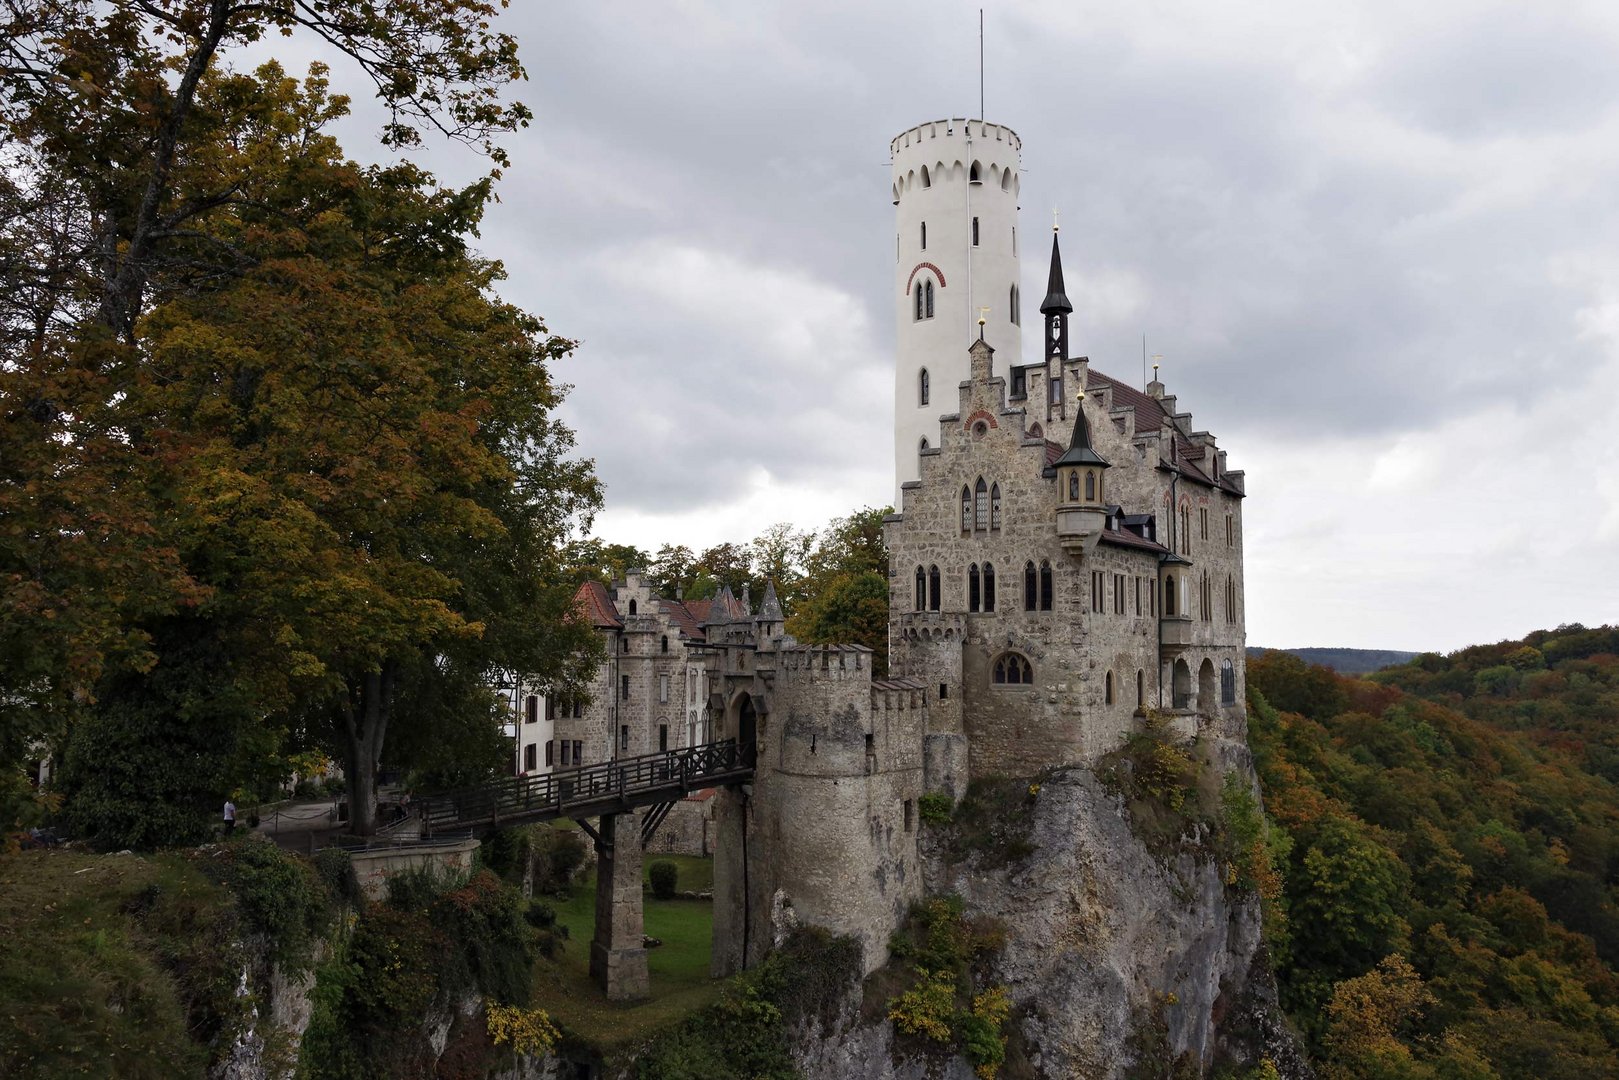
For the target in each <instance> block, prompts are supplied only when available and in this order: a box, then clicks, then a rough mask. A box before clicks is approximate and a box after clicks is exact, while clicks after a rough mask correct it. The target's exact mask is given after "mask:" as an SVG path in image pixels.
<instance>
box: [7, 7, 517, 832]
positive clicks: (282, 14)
mask: <svg viewBox="0 0 1619 1080" xmlns="http://www.w3.org/2000/svg"><path fill="white" fill-rule="evenodd" d="M500 6H504V5H503V4H497V3H493V2H484V0H433V2H420V0H402V2H399V3H390V4H387V5H378V4H374V3H371V2H370V0H313V2H306V0H288V2H281V0H271V2H268V3H256V4H245V3H239V2H227V0H204V2H199V3H193V2H190V0H109V2H93V0H7V3H5V4H4V5H3V6H0V282H3V284H4V286H5V287H4V288H3V289H0V602H3V603H4V610H5V612H6V617H5V620H4V623H3V625H0V818H3V820H4V821H6V822H10V821H16V820H19V819H20V817H21V810H22V807H23V805H24V803H25V802H26V801H27V800H26V799H25V798H23V797H21V795H20V793H22V792H24V791H25V789H24V788H23V786H22V784H21V781H20V773H19V771H18V762H19V761H20V759H21V756H22V754H23V753H24V752H25V751H26V750H27V749H28V748H29V747H31V746H33V745H36V744H37V743H38V742H39V741H41V740H49V741H59V740H60V738H61V737H62V736H63V734H64V732H65V731H66V730H67V728H68V726H69V723H70V721H71V720H72V719H73V718H74V717H76V716H79V715H81V714H82V713H83V712H84V710H85V709H86V708H87V707H88V706H89V705H90V703H91V702H92V701H93V700H94V694H95V688H96V686H97V685H98V683H99V681H100V680H101V679H102V678H103V677H110V676H111V675H113V674H115V673H118V672H133V673H139V672H141V671H144V670H147V669H149V668H150V667H151V666H152V665H153V664H154V663H155V662H156V655H155V653H154V651H153V649H152V647H151V642H150V641H149V639H148V636H147V634H148V631H147V626H149V625H150V620H152V619H154V618H157V617H161V616H163V615H165V614H173V613H177V612H185V611H187V610H190V609H191V608H192V607H193V606H195V605H197V604H199V603H202V602H205V601H206V599H207V589H206V588H205V587H203V586H201V585H199V583H197V582H196V581H195V580H194V579H193V578H192V577H191V576H190V574H189V573H188V572H187V569H186V568H185V567H184V566H183V565H182V563H181V562H180V560H179V558H178V552H177V550H176V547H175V546H174V544H173V542H172V537H171V536H170V535H169V534H168V529H167V523H166V522H165V520H164V516H163V509H162V507H161V506H159V505H158V503H157V500H155V499H154V498H153V497H152V496H153V495H154V494H156V493H157V492H156V490H155V489H154V486H153V484H152V483H151V478H150V477H149V476H147V475H145V474H144V472H143V470H144V469H145V468H146V467H147V466H148V465H149V464H150V463H151V460H152V459H151V457H150V455H148V454H146V453H145V452H144V451H145V450H146V449H147V447H146V446H145V445H144V444H143V443H144V440H145V439H146V437H147V434H148V431H147V428H146V426H145V425H143V424H141V423H140V422H138V418H137V420H136V421H135V422H133V423H132V422H131V416H130V412H129V409H128V408H127V407H126V404H127V402H128V400H129V397H130V395H131V393H132V391H133V390H135V389H138V384H139V382H140V380H141V379H142V378H143V377H144V375H143V372H142V370H141V365H142V364H143V363H144V360H145V358H144V354H143V352H142V350H141V349H140V348H139V327H140V325H141V319H142V318H143V316H144V315H145V314H146V313H147V312H149V311H150V310H152V308H153V307H154V306H156V305H160V304H163V303H165V302H167V301H169V300H171V299H177V298H185V297H196V296H199V295H204V294H206V293H208V292H210V291H211V290H214V289H217V288H220V287H222V286H223V285H226V284H228V283H229V282H230V281H233V280H235V279H237V278H239V277H240V276H241V275H243V274H245V273H247V272H249V271H251V270H253V269H254V267H255V259H256V258H257V257H258V255H257V253H256V252H255V251H254V250H253V246H252V244H251V243H248V242H247V241H248V240H249V239H250V234H249V233H248V232H244V231H243V230H241V229H240V228H238V225H239V223H240V222H241V221H242V220H244V219H245V217H251V216H252V214H254V213H262V214H263V215H264V217H266V218H268V219H274V217H275V214H276V213H277V211H278V208H280V207H282V206H283V203H282V202H281V201H279V200H278V197H277V195H276V193H275V191H273V190H271V188H272V187H274V186H275V185H281V184H283V181H284V180H285V179H286V175H287V174H286V170H284V169H280V168H277V167H275V166H276V162H275V161H274V160H266V155H268V156H269V158H271V159H274V158H276V157H278V156H279V157H281V158H285V157H286V156H287V153H286V151H287V150H288V148H289V147H293V148H296V147H297V146H298V145H299V139H298V136H299V135H300V134H301V132H300V131H299V130H298V125H299V124H301V123H308V122H309V118H307V117H299V116H296V115H293V114H282V115H280V116H272V115H261V116H259V117H257V118H255V117H253V116H252V115H251V114H252V112H253V109H254V102H256V101H262V98H261V97H259V96H258V95H257V91H256V90H255V88H254V87H253V85H252V84H253V80H252V79H250V78H242V77H226V76H223V75H222V74H221V72H222V69H223V66H222V65H223V61H225V60H226V59H227V58H228V57H229V56H230V55H231V53H232V52H233V51H235V50H239V49H241V48H242V47H245V46H248V45H252V44H254V43H260V42H263V41H265V40H270V39H273V38H274V37H275V36H277V35H293V36H298V35H303V36H306V37H308V38H310V39H311V40H314V39H319V40H322V41H324V42H325V44H326V45H328V46H331V47H332V48H334V49H335V50H336V51H337V52H338V53H339V54H341V55H342V56H344V57H345V58H346V61H347V62H348V63H349V64H351V65H352V67H353V70H354V71H355V72H357V73H359V74H360V75H361V76H362V77H363V78H365V79H366V80H367V81H368V82H369V83H370V84H371V85H372V87H373V88H374V89H375V91H376V93H377V95H378V97H379V98H380V99H381V100H382V102H383V104H384V106H385V108H386V109H387V111H388V117H389V118H388V122H387V125H386V127H385V128H384V131H383V133H382V136H383V142H384V144H385V145H389V146H408V145H411V144H413V143H415V142H417V141H419V140H420V139H421V138H422V137H423V135H424V134H426V133H428V132H433V133H436V134H437V135H439V136H441V137H444V138H447V139H450V140H454V141H460V142H464V143H468V144H470V145H473V146H475V147H477V148H478V149H479V150H481V151H482V152H484V153H486V154H487V155H488V156H489V158H490V160H491V161H492V162H493V163H494V164H495V165H496V166H499V165H501V164H503V163H504V161H505V157H504V153H503V152H502V150H501V149H500V147H499V145H498V138H499V136H500V135H501V133H503V132H506V131H509V130H511V129H512V128H514V127H515V126H517V125H519V124H521V123H523V122H525V120H526V118H527V115H528V114H527V112H526V110H524V109H523V107H522V106H521V105H518V104H515V103H510V102H506V101H504V100H503V99H502V97H501V94H500V90H501V88H502V87H503V86H504V85H505V84H507V83H509V82H511V81H513V80H515V79H517V78H520V77H521V75H522V71H521V68H520V66H519V65H518V62H517V59H516V51H515V44H514V42H513V40H512V39H511V38H510V36H509V35H505V34H502V33H499V32H497V31H494V30H492V29H491V28H490V27H491V17H492V16H493V15H494V14H495V13H496V12H497V10H498V7H500ZM259 121H267V122H268V123H269V124H270V125H271V129H272V130H269V131H267V130H265V129H262V128H259V127H256V126H255V125H256V123H258V122H259ZM277 126H279V127H280V129H281V130H280V135H281V136H285V137H277V136H276V134H275V131H274V130H273V129H274V128H276V127H277ZM283 190H290V189H285V188H283ZM486 195H487V191H485V192H484V195H483V196H474V197H473V200H472V201H473V202H478V201H479V199H480V198H482V197H486ZM244 212H245V213H244ZM8 793H9V794H8Z"/></svg>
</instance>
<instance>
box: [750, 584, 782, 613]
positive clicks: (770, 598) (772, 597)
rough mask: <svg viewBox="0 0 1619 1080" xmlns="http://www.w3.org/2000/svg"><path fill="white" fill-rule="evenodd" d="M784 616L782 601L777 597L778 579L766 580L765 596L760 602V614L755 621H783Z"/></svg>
mask: <svg viewBox="0 0 1619 1080" xmlns="http://www.w3.org/2000/svg"><path fill="white" fill-rule="evenodd" d="M783 618H784V616H783V615H782V613H781V601H780V600H778V599H777V598H776V579H775V578H769V579H767V580H766V581H765V598H764V600H763V601H761V602H760V604H759V616H758V618H757V619H755V620H754V621H755V622H781V621H782V620H783Z"/></svg>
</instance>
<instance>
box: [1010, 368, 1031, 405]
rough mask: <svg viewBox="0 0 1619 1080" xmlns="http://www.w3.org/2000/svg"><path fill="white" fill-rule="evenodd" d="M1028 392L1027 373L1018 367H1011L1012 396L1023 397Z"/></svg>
mask: <svg viewBox="0 0 1619 1080" xmlns="http://www.w3.org/2000/svg"><path fill="white" fill-rule="evenodd" d="M1028 392H1029V373H1028V372H1026V371H1024V370H1023V369H1022V368H1020V367H1015V368H1013V369H1012V396H1013V397H1015V398H1019V397H1024V396H1025V395H1027V394H1028Z"/></svg>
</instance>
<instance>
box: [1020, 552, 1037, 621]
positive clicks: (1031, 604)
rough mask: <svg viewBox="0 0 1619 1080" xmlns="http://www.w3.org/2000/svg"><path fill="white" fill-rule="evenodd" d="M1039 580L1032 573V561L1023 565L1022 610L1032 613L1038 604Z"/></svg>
mask: <svg viewBox="0 0 1619 1080" xmlns="http://www.w3.org/2000/svg"><path fill="white" fill-rule="evenodd" d="M1039 589H1040V584H1039V578H1038V577H1037V575H1036V574H1035V572H1034V561H1033V560H1032V559H1031V560H1030V561H1028V562H1026V563H1024V564H1023V610H1024V611H1034V610H1035V609H1036V608H1037V607H1038V606H1039V604H1040V599H1039V597H1040V593H1039Z"/></svg>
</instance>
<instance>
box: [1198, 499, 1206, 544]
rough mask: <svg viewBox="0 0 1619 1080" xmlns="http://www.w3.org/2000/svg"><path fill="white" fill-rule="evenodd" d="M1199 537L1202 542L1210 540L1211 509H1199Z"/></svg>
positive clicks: (1201, 507) (1204, 507)
mask: <svg viewBox="0 0 1619 1080" xmlns="http://www.w3.org/2000/svg"><path fill="white" fill-rule="evenodd" d="M1197 536H1198V539H1200V540H1207V539H1208V538H1209V508H1208V507H1206V506H1200V507H1198V508H1197Z"/></svg>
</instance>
